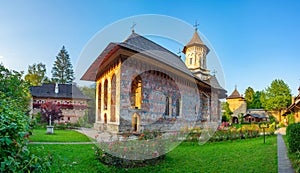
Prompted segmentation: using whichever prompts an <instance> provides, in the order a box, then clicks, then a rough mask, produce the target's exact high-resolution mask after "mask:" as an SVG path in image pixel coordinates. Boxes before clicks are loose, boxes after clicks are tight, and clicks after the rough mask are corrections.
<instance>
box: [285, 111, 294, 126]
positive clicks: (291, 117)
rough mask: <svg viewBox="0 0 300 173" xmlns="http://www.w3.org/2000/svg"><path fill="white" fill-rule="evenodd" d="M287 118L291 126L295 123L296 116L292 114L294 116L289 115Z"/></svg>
mask: <svg viewBox="0 0 300 173" xmlns="http://www.w3.org/2000/svg"><path fill="white" fill-rule="evenodd" d="M287 118H288V123H289V124H294V123H295V116H294V114H293V113H292V114H289V115H288V116H287Z"/></svg>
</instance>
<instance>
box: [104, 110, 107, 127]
mask: <svg viewBox="0 0 300 173" xmlns="http://www.w3.org/2000/svg"><path fill="white" fill-rule="evenodd" d="M104 124H107V115H106V113H105V114H104Z"/></svg>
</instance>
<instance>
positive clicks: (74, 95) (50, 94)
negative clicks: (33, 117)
mask: <svg viewBox="0 0 300 173" xmlns="http://www.w3.org/2000/svg"><path fill="white" fill-rule="evenodd" d="M29 90H30V94H31V95H32V96H33V97H39V98H68V99H85V100H89V99H90V98H89V97H87V96H85V95H84V94H82V92H81V91H80V90H79V88H78V87H76V86H75V85H72V84H58V93H55V84H43V85H42V86H31V87H30V88H29Z"/></svg>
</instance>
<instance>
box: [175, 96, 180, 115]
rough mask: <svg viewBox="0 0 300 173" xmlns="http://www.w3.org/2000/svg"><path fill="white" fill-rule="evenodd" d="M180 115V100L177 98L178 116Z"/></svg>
mask: <svg viewBox="0 0 300 173" xmlns="http://www.w3.org/2000/svg"><path fill="white" fill-rule="evenodd" d="M179 115H180V100H179V99H177V100H176V116H179Z"/></svg>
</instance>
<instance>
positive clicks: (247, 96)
mask: <svg viewBox="0 0 300 173" xmlns="http://www.w3.org/2000/svg"><path fill="white" fill-rule="evenodd" d="M254 93H255V92H254V90H253V88H251V87H248V88H247V89H246V91H245V99H246V103H247V108H248V109H249V108H251V106H252V102H253V97H254Z"/></svg>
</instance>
